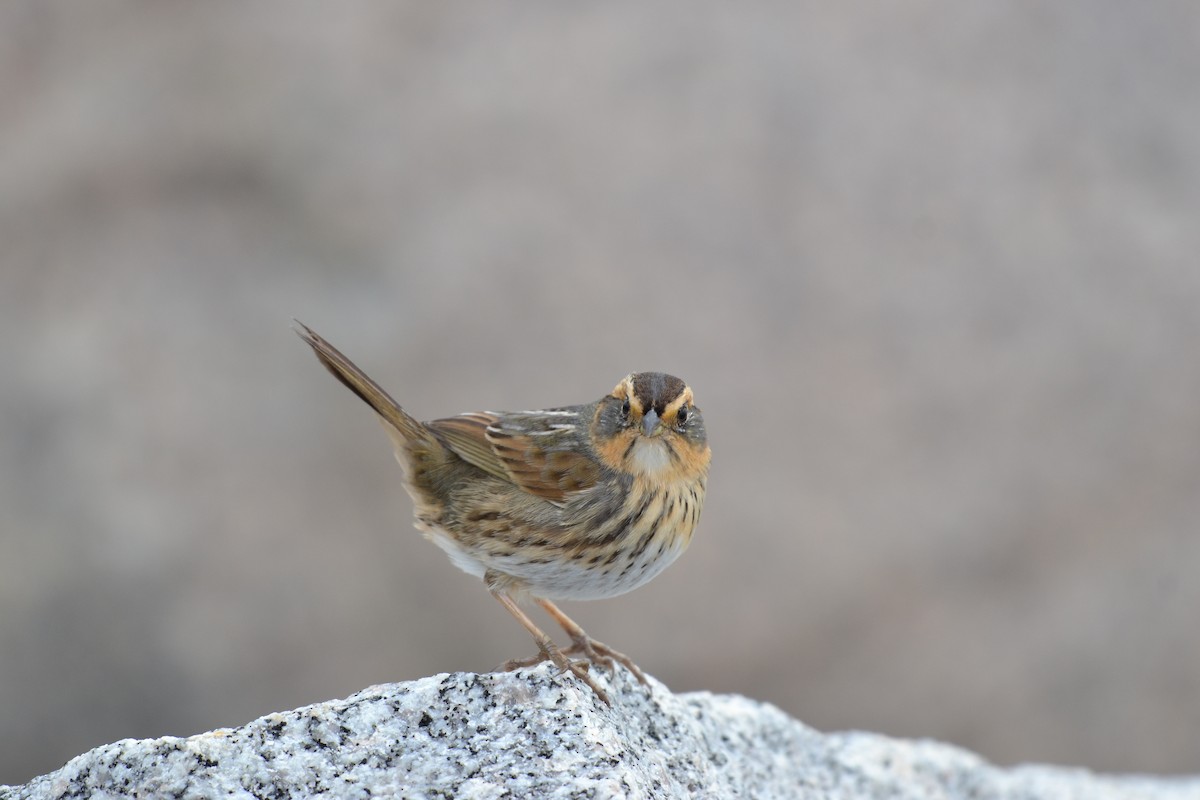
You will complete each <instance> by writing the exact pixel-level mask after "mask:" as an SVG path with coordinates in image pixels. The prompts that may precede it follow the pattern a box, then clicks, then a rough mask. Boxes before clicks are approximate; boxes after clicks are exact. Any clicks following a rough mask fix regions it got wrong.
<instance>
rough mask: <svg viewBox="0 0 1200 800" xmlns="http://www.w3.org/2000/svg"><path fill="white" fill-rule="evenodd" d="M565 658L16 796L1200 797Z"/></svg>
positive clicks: (1181, 786)
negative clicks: (587, 686)
mask: <svg viewBox="0 0 1200 800" xmlns="http://www.w3.org/2000/svg"><path fill="white" fill-rule="evenodd" d="M601 680H602V681H604V682H607V683H608V685H610V686H611V687H612V694H613V696H614V699H615V702H614V705H613V707H611V708H607V707H605V706H603V705H601V704H600V703H599V702H597V701H596V699H595V698H594V697H592V695H591V694H590V693H588V692H586V691H583V690H581V688H580V687H579V686H578V685H577V684H575V683H573V682H571V681H569V680H566V679H564V678H561V677H559V676H557V675H556V674H555V673H554V671H553V670H552V669H550V668H549V667H547V666H542V667H540V668H536V669H532V670H527V671H522V672H518V673H509V674H489V675H474V674H466V673H457V674H451V675H435V676H433V677H430V678H424V679H422V680H418V681H413V682H411V683H403V684H389V685H384V686H375V687H371V688H369V689H365V690H363V691H361V692H359V693H358V694H355V695H353V696H352V697H349V698H347V699H345V700H334V701H330V702H327V703H318V704H316V705H312V706H307V707H305V708H299V709H296V710H294V711H286V712H283V713H276V714H270V715H268V716H265V717H262V718H261V719H257V720H254V721H253V722H251V723H249V724H247V725H245V726H243V727H240V728H234V729H221V730H215V731H211V732H208V733H202V734H199V735H197V736H192V737H189V738H186V739H180V738H175V737H164V738H161V739H145V740H132V739H127V740H124V741H120V742H115V743H113V744H109V745H105V746H103V747H98V748H96V749H95V750H92V751H91V752H88V753H85V754H83V755H81V756H79V757H77V758H75V759H72V760H71V761H70V762H69V763H68V764H67V765H66V766H64V767H63V768H62V769H59V770H58V771H56V772H53V773H50V774H48V775H43V776H41V777H38V778H35V779H34V780H32V781H30V782H29V783H28V784H26V785H24V786H14V787H0V797H3V798H38V799H39V800H41V799H42V798H67V797H90V798H121V797H175V798H202V797H218V796H220V797H234V798H283V797H307V796H316V795H319V796H322V797H326V798H343V797H344V798H366V797H380V796H392V797H421V798H434V797H445V798H450V797H455V798H518V797H520V798H524V797H538V798H584V797H586V798H610V797H611V798H675V797H713V798H718V797H719V798H724V797H780V798H884V797H886V798H980V799H982V798H1014V799H1015V798H1028V799H1030V800H1032V798H1089V800H1105V799H1106V798H1113V800H1115V799H1116V798H1122V800H1126V799H1128V798H1172V799H1175V798H1179V799H1182V798H1200V778H1197V779H1189V780H1167V779H1154V778H1134V777H1104V776H1096V775H1093V774H1091V773H1088V772H1085V771H1082V770H1066V769H1059V768H1051V767H1020V768H1017V769H1011V770H1005V769H999V768H996V767H992V766H990V765H988V764H987V763H986V762H984V761H982V760H981V759H979V758H978V757H977V756H975V755H972V754H971V753H968V752H966V751H963V750H960V749H957V748H954V747H950V746H948V745H943V744H938V743H935V742H913V741H900V740H893V739H888V738H886V737H882V736H877V735H873V734H866V733H835V734H822V733H820V732H818V731H815V730H813V729H811V728H808V727H806V726H804V725H803V724H801V723H799V722H797V721H795V720H793V719H791V718H789V717H787V716H786V715H784V714H783V713H782V712H780V711H779V710H778V709H776V708H774V707H772V706H769V705H764V704H762V703H757V702H755V701H752V700H747V699H745V698H742V697H737V696H718V695H711V694H707V693H699V694H687V695H674V694H671V692H670V691H669V690H668V689H667V688H666V687H664V686H663V685H662V684H660V683H657V682H652V686H651V687H650V688H646V687H642V686H639V685H638V684H637V683H636V682H635V681H634V680H633V679H632V678H631V677H630V676H629V675H628V674H627V673H624V672H619V673H618V674H617V675H616V676H612V677H610V676H607V675H603V674H602V675H601Z"/></svg>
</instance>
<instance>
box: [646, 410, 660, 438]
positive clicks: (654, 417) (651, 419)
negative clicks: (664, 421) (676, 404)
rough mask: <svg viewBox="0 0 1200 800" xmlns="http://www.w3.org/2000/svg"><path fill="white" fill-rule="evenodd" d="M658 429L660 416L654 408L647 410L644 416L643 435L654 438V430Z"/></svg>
mask: <svg viewBox="0 0 1200 800" xmlns="http://www.w3.org/2000/svg"><path fill="white" fill-rule="evenodd" d="M657 427H658V414H656V413H655V411H654V409H653V408H648V409H646V413H645V414H643V415H642V433H644V434H646V435H647V436H653V435H654V430H655V429H656V428H657Z"/></svg>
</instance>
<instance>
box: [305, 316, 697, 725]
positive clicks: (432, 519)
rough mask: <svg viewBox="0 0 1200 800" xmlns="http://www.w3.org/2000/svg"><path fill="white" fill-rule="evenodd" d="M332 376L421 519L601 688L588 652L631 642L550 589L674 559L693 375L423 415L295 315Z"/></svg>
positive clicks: (688, 503)
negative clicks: (520, 405)
mask: <svg viewBox="0 0 1200 800" xmlns="http://www.w3.org/2000/svg"><path fill="white" fill-rule="evenodd" d="M296 324H297V325H300V329H299V330H298V331H297V332H298V333H299V334H300V336H301V338H303V339H304V341H306V342H308V344H309V345H310V346H311V347H312V349H313V351H314V352H315V353H316V354H317V358H318V359H320V361H321V363H322V364H324V365H325V367H326V368H327V369H328V370H329V371H330V372H332V373H333V374H334V376H335V377H336V378H337V379H338V380H340V381H341V382H342V383H343V384H345V385H346V387H347V388H349V389H350V391H352V392H354V393H355V394H356V395H358V396H359V397H360V398H362V399H363V400H364V401H366V403H367V405H369V406H371V408H373V409H374V410H375V413H376V414H378V415H379V417H380V419H381V420H382V421H383V425H384V428H385V429H386V430H387V433H388V435H389V436H390V437H391V439H392V443H393V444H394V445H395V449H396V459H397V460H398V461H399V462H400V465H401V466H402V467H403V468H404V473H405V480H404V485H405V488H406V489H407V490H408V493H409V494H410V495H411V496H412V499H413V505H414V514H415V516H416V523H415V524H416V527H417V528H418V529H420V530H421V531H423V532H424V534H425V537H426V538H428V539H429V540H430V541H432V542H433V543H434V544H436V545H437V546H438V547H440V548H442V550H444V551H445V552H446V554H447V555H448V556H450V560H451V561H453V562H454V564H455V566H457V567H458V568H459V569H461V570H463V571H464V572H468V573H470V574H471V575H475V576H477V577H480V578H483V581H484V583H485V584H487V587H488V589H489V590H490V591H491V593H492V595H493V596H494V597H495V598H496V599H497V600H499V601H500V603H501V604H502V605H503V606H504V607H505V608H506V609H508V611H509V613H510V614H512V615H513V616H514V617H516V618H517V621H518V622H520V623H521V624H522V625H523V626H525V630H527V631H529V633H530V634H531V635H532V636H533V640H534V641H535V642H536V643H537V647H538V653H537V655H536V656H533V657H532V658H528V659H523V660H514V661H509V662H508V663H507V664H505V665H504V666H505V669H510V670H511V669H516V668H518V667H524V666H530V665H532V664H536V663H538V662H541V661H546V660H549V661H552V662H553V663H554V664H555V665H556V666H557V667H558V668H559V669H560V670H563V671H569V672H571V673H572V674H573V675H575V676H576V677H577V678H579V679H580V680H582V681H583V682H584V683H586V684H587V685H588V686H590V687H591V689H592V691H594V692H595V693H596V695H597V696H598V697H599V698H600V699H601V700H603V701H604V702H605V703H608V702H609V699H608V695H607V694H605V692H604V690H602V689H601V688H600V687H599V686H598V685H597V684H596V682H595V681H594V680H592V678H591V676H590V675H589V674H588V663H587V662H583V661H573V660H571V659H570V658H568V656H571V655H576V654H580V655H582V656H583V657H584V658H586V659H587V660H588V662H592V663H597V664H601V665H603V666H605V667H607V668H608V669H610V670H611V669H613V662H614V661H619V662H620V663H621V664H623V665H624V666H625V667H627V668H628V669H629V670H630V671H631V672H633V674H634V675H635V676H637V679H638V680H639V681H641V682H642V683H645V682H646V678H645V676H644V675H643V674H642V671H641V670H640V669H638V668H637V666H636V665H635V664H634V663H633V662H632V661H631V660H630V659H629V658H628V657H627V656H625V655H623V654H621V653H619V652H617V651H616V650H613V649H612V648H611V647H608V646H607V645H605V644H602V643H601V642H598V641H596V640H595V639H592V638H591V637H590V636H588V635H587V634H586V633H585V632H584V630H583V628H581V627H579V625H577V624H576V623H575V622H574V621H572V620H571V619H570V617H568V616H567V615H566V614H564V613H563V612H562V611H560V610H559V609H558V606H556V605H554V603H553V602H552V599H553V600H595V599H599V598H602V597H615V596H617V595H619V594H624V593H625V592H628V591H630V590H632V589H636V588H637V587H639V586H641V585H642V584H644V583H646V582H647V581H649V580H650V579H651V578H653V577H654V576H655V575H657V574H658V573H660V572H662V571H663V570H664V569H666V567H667V566H668V565H669V564H670V563H671V562H672V561H674V560H675V559H676V558H677V557H678V556H679V554H680V553H682V552H683V551H684V550H685V549H686V548H687V546H688V544H689V543H690V542H691V539H692V532H693V531H694V530H695V528H696V522H697V520H699V519H700V509H701V507H702V506H703V504H704V489H705V481H706V479H707V476H708V463H709V458H710V454H709V447H708V437H707V435H706V433H705V430H704V420H703V418H702V417H701V416H700V409H698V408H696V406H695V405H693V401H692V390H691V389H690V388H688V386H687V384H685V383H684V382H683V381H681V380H680V379H679V378H676V377H674V376H671V375H665V374H663V373H661V372H637V373H634V374H632V375H629V376H627V377H626V378H624V379H623V380H622V381H621V382H620V383H618V384H617V387H616V388H615V389H613V391H612V393H610V394H608V395H606V396H605V397H603V398H601V399H600V400H597V401H596V402H594V403H590V404H588V405H578V406H565V407H562V408H551V409H545V410H542V411H519V412H513V413H506V412H494V411H479V412H473V413H468V414H460V415H459V416H457V417H448V418H446V419H438V420H434V421H433V422H418V421H417V420H416V419H414V418H413V417H411V416H409V415H408V414H407V413H406V412H405V411H404V410H403V409H402V408H400V406H399V404H397V403H396V401H395V400H393V399H392V398H391V397H389V396H388V394H387V393H386V392H384V391H383V389H381V388H379V385H378V384H376V383H375V382H374V381H373V380H371V379H370V378H368V377H367V376H366V374H364V373H363V371H362V370H360V369H359V368H358V367H356V366H355V365H354V364H353V363H352V362H351V361H350V360H349V359H348V358H346V357H345V356H344V355H342V354H341V353H340V352H338V351H337V350H336V349H335V348H334V347H333V346H332V345H331V344H329V342H327V341H325V340H324V339H322V338H321V337H320V336H318V335H317V334H316V333H314V332H313V331H312V330H310V329H309V328H308V327H306V326H304V325H303V324H301V323H299V322H297V323H296ZM526 596H528V597H530V598H532V599H533V600H534V602H536V603H537V604H538V605H539V606H541V607H542V608H543V609H545V611H546V612H547V613H548V614H549V615H550V616H551V617H553V618H554V620H555V621H556V622H557V623H558V624H559V625H561V626H562V628H563V630H564V631H566V633H567V635H568V636H570V638H571V641H572V643H573V644H572V645H571V646H570V647H568V648H567V649H566V650H560V649H559V648H558V647H557V646H556V645H555V644H554V642H553V641H551V639H550V637H549V636H547V635H546V634H545V633H543V632H542V630H541V629H540V628H538V627H537V625H535V624H534V622H533V620H531V619H530V618H529V617H528V616H527V615H526V614H525V612H524V611H522V610H521V609H520V607H519V606H518V605H517V601H518V600H519V599H522V598H523V597H526Z"/></svg>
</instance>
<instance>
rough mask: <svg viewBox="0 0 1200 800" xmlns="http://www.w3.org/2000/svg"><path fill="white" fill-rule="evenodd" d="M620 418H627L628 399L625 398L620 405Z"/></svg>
mask: <svg viewBox="0 0 1200 800" xmlns="http://www.w3.org/2000/svg"><path fill="white" fill-rule="evenodd" d="M621 416H622V417H628V416H629V398H628V397H626V398H625V402H624V403H621Z"/></svg>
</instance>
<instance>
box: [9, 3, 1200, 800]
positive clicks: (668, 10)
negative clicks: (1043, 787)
mask: <svg viewBox="0 0 1200 800" xmlns="http://www.w3.org/2000/svg"><path fill="white" fill-rule="evenodd" d="M1198 8H1200V7H1197V6H1196V5H1195V4H1194V3H1189V2H1182V1H1181V2H1157V1H1155V2H1144V3H1136V4H1131V3H1125V2H1117V1H1116V0H1108V1H1107V2H1082V1H1081V0H1079V1H1076V2H1060V3H1054V4H1043V3H1032V2H1018V3H1008V4H967V5H963V4H958V3H952V2H947V1H946V0H938V1H936V2H934V1H927V2H913V3H903V4H870V5H860V4H843V5H838V4H823V3H759V4H728V3H696V2H687V3H682V2H663V3H656V4H639V3H605V4H600V5H596V6H591V5H586V4H584V5H580V4H560V3H552V2H533V3H523V4H520V5H515V6H514V5H509V4H490V3H484V2H472V3H454V4H442V3H438V4H435V3H417V2H408V3H393V4H373V3H360V2H348V3H338V4H323V3H316V2H311V3H309V2H305V3H295V2H289V3H284V2H257V3H250V4H245V3H184V2H153V3H151V2H121V1H119V0H104V1H102V2H91V3H71V2H54V1H49V2H48V1H47V0H27V1H20V2H10V3H4V4H3V5H0V241H2V242H3V248H2V249H0V334H2V335H0V375H2V376H3V377H2V379H0V783H19V782H23V781H25V780H28V779H29V778H30V777H32V776H34V775H35V774H39V773H42V772H46V771H49V770H51V769H54V768H56V767H58V766H60V765H61V764H62V763H64V762H65V761H66V760H67V759H69V758H70V757H72V756H74V755H76V754H78V753H80V752H82V751H84V750H86V749H88V748H91V747H93V746H96V745H99V744H102V743H105V742H109V741H113V740H116V739H119V738H122V737H156V736H162V735H166V734H172V735H180V736H183V735H189V734H194V733H198V732H201V731H204V730H207V729H211V728H214V727H217V726H234V725H239V724H242V723H245V722H247V721H249V720H251V719H253V718H254V717H256V716H259V715H261V714H265V713H268V712H271V711H275V710H284V709H288V708H293V707H296V706H299V705H302V704H307V703H312V702H317V701H321V700H325V699H329V698H334V697H339V696H346V695H349V694H351V693H353V692H355V691H356V690H358V689H360V688H363V687H366V686H368V685H370V684H374V683H382V682H390V681H400V680H408V679H414V678H418V677H421V676H425V675H430V674H434V673H437V672H445V671H455V670H473V671H486V670H490V669H492V668H494V667H496V666H497V665H499V664H501V663H502V662H503V661H505V660H506V659H508V658H512V657H516V656H524V655H528V654H529V652H530V651H531V649H532V648H531V643H530V641H529V638H528V636H527V635H526V634H525V632H524V631H523V630H521V629H520V627H519V626H518V625H517V624H516V623H515V622H513V621H512V620H511V619H510V618H509V617H508V615H507V614H506V613H505V612H504V610H503V609H502V608H501V607H500V606H499V605H498V604H497V603H495V602H494V601H493V600H492V599H491V598H490V597H489V596H488V595H487V593H486V591H485V590H484V588H483V587H482V586H481V585H480V584H479V583H478V582H477V581H476V580H475V579H473V578H470V577H469V576H467V575H465V574H462V573H460V572H458V571H457V570H456V569H454V568H453V566H451V565H450V563H449V562H448V561H447V560H446V559H445V557H444V556H443V554H442V553H441V551H439V550H438V549H437V548H435V547H432V546H431V545H429V544H428V543H426V542H425V541H423V540H422V539H421V537H420V536H419V534H418V533H417V532H416V531H414V530H413V529H412V526H411V519H410V516H411V505H410V503H409V500H408V497H407V496H406V495H405V494H404V493H403V491H401V489H400V484H399V479H400V472H399V469H398V467H397V466H396V464H395V463H394V462H393V460H392V455H391V450H390V446H389V444H388V442H387V440H386V438H385V437H384V435H383V434H382V432H381V430H380V429H379V427H378V425H377V424H376V422H375V421H374V419H373V418H372V417H371V415H370V413H369V412H368V411H367V409H366V408H365V407H364V406H363V405H362V404H361V403H360V402H359V401H358V400H357V399H356V398H354V397H353V396H352V395H351V394H350V393H348V392H347V391H346V390H345V389H343V388H342V387H341V386H339V385H338V384H337V383H336V382H335V381H334V380H333V379H332V378H330V376H329V375H327V374H326V373H325V372H324V370H322V369H321V368H320V366H319V365H318V364H317V362H316V361H315V360H314V359H313V357H312V355H311V353H310V352H309V351H308V349H307V348H306V347H305V346H304V345H303V344H302V343H301V342H300V341H299V340H298V339H297V338H296V337H295V335H294V334H293V333H292V331H291V330H290V325H291V318H292V317H296V318H298V319H300V320H303V321H304V322H305V323H307V324H309V325H311V326H313V327H314V328H315V329H316V330H317V331H319V332H320V333H322V334H323V335H325V336H326V337H327V338H329V339H330V340H331V341H332V342H334V344H336V345H337V346H338V347H340V348H341V349H343V350H344V351H345V352H346V353H347V354H348V355H350V357H351V358H353V359H355V360H356V361H357V362H358V363H359V364H360V365H361V366H363V368H364V369H366V370H367V371H368V372H369V373H370V374H372V375H373V376H374V377H376V378H377V379H378V380H379V381H380V382H381V383H382V384H383V385H384V386H385V387H388V388H389V389H390V390H391V391H392V393H393V394H394V395H395V396H396V397H397V398H399V399H400V400H401V401H402V402H403V403H404V404H405V406H406V407H407V408H408V409H409V410H410V411H411V412H412V413H414V414H415V415H417V416H418V417H421V418H425V419H429V418H433V417H438V416H445V415H449V414H451V413H456V412H460V411H467V410H472V409H478V408H510V409H519V408H528V407H531V406H548V405H559V404H567V403H575V402H585V401H590V400H593V399H596V398H598V397H600V396H601V395H602V394H604V393H606V392H608V391H609V390H610V389H611V388H612V386H613V385H614V384H615V383H616V382H617V380H619V379H620V378H621V377H622V376H623V375H625V374H626V373H627V372H629V371H631V370H642V369H657V370H664V371H669V372H672V373H675V374H678V375H681V376H683V377H684V378H686V379H687V380H688V381H689V382H690V383H691V384H692V386H693V387H695V389H696V392H697V397H698V401H699V404H700V405H701V406H702V407H703V409H704V412H705V416H706V420H707V423H708V428H709V431H710V435H711V441H712V448H713V452H714V462H713V468H712V474H711V480H710V484H709V497H708V503H707V507H706V509H705V513H704V517H703V520H702V522H701V527H700V530H699V532H698V535H697V538H696V540H695V542H694V544H693V546H692V549H691V550H690V551H689V552H688V553H687V554H686V556H685V557H684V558H682V559H681V560H680V561H679V562H678V563H677V564H676V565H675V566H673V567H672V568H671V569H670V570H668V571H667V572H666V573H665V574H664V575H663V576H662V577H660V578H659V579H657V580H656V581H655V582H654V583H652V584H650V585H649V586H647V587H646V588H644V589H641V590H639V591H637V592H634V593H632V594H629V595H626V596H624V597H621V598H618V599H614V600H609V601H604V602H597V603H591V604H572V605H567V606H566V608H567V610H568V613H571V614H572V615H574V616H575V617H576V618H577V619H578V620H579V621H580V622H581V623H582V624H583V625H584V626H585V627H586V628H587V629H588V630H589V631H590V632H592V633H593V634H594V635H596V636H597V637H598V638H600V639H602V640H604V641H607V642H609V643H611V644H613V645H614V646H616V647H618V648H620V649H621V650H624V651H626V652H627V653H629V654H631V655H632V656H633V657H634V658H635V659H636V660H637V661H638V663H639V664H640V665H641V666H642V667H643V668H644V669H645V670H646V671H647V672H649V673H652V674H653V675H655V676H657V677H658V678H660V679H661V680H663V681H664V682H666V683H667V684H668V685H670V686H671V688H672V689H674V690H676V691H696V690H711V691H714V692H737V693H741V694H746V695H749V696H752V697H755V698H759V699H762V700H766V701H770V702H772V703H775V704H777V705H779V706H780V707H781V708H783V709H785V710H786V711H787V712H789V713H790V714H792V715H794V716H796V717H797V718H799V719H801V720H803V721H804V722H806V723H808V724H810V725H814V726H817V727H819V728H822V729H826V730H839V729H847V728H864V729H869V730H874V731H881V732H885V733H888V734H893V735H897V736H906V737H918V736H928V737H936V738H938V739H944V740H948V741H951V742H954V743H957V744H959V745H962V746H965V747H968V748H972V749H974V750H977V751H979V752H980V753H982V754H983V755H984V756H985V757H987V758H988V759H991V760H993V761H996V762H998V763H1001V764H1008V763H1014V762H1020V761H1029V760H1033V761H1045V762H1058V763H1065V764H1078V765H1084V766H1088V767H1092V768H1095V769H1100V770H1108V771H1155V772H1188V771H1190V772H1196V771H1200V634H1198V631H1200V627H1198V625H1197V609H1200V535H1198V533H1200V531H1198V524H1200V401H1198V398H1200V357H1198V343H1200V265H1198V263H1197V253H1198V252H1200V225H1198V224H1197V218H1198V217H1197V209H1198V208H1200V103H1197V102H1196V97H1197V95H1196V77H1197V75H1200V10H1198ZM539 619H540V617H539Z"/></svg>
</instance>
